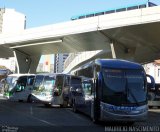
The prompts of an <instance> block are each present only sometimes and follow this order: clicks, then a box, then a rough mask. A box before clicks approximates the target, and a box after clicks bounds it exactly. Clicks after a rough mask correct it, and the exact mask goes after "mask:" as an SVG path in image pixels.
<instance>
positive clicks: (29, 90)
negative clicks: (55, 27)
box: [24, 75, 35, 101]
mask: <svg viewBox="0 0 160 132" xmlns="http://www.w3.org/2000/svg"><path fill="white" fill-rule="evenodd" d="M34 79H35V76H33V75H31V76H28V77H27V84H26V87H25V90H24V100H25V101H27V99H28V97H29V95H31V93H32V90H33V82H34Z"/></svg>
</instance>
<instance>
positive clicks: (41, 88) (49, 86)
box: [32, 73, 81, 107]
mask: <svg viewBox="0 0 160 132" xmlns="http://www.w3.org/2000/svg"><path fill="white" fill-rule="evenodd" d="M33 87H34V90H33V92H32V95H33V100H34V101H40V102H42V103H43V104H44V105H45V106H47V107H48V106H55V105H59V106H60V107H67V106H70V105H72V98H73V96H74V93H75V89H76V88H80V87H81V77H77V76H74V75H69V74H62V73H56V74H37V75H36V77H35V82H34V85H33Z"/></svg>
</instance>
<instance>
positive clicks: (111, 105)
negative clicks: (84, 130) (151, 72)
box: [72, 59, 148, 123]
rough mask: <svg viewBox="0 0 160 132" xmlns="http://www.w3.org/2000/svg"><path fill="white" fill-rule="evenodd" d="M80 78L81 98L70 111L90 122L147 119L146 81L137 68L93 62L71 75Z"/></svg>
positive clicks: (125, 63)
mask: <svg viewBox="0 0 160 132" xmlns="http://www.w3.org/2000/svg"><path fill="white" fill-rule="evenodd" d="M72 73H74V74H75V75H77V76H84V79H83V82H82V90H78V91H80V92H81V96H78V97H77V96H75V98H74V99H73V106H72V109H73V111H74V112H76V111H81V112H82V113H85V114H87V115H89V116H90V117H91V119H92V120H93V122H97V121H100V120H102V121H103V120H105V121H127V122H128V123H134V122H135V121H144V120H146V119H147V113H148V105H147V79H146V73H145V71H144V69H143V67H142V66H141V65H140V64H137V63H134V62H130V61H125V60H120V59H96V60H94V61H92V62H89V63H87V64H84V65H83V66H81V67H80V68H78V69H76V70H74V71H72Z"/></svg>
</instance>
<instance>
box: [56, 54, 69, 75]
mask: <svg viewBox="0 0 160 132" xmlns="http://www.w3.org/2000/svg"><path fill="white" fill-rule="evenodd" d="M67 57H68V54H55V56H54V73H62V72H63V70H64V62H65V60H66V58H67Z"/></svg>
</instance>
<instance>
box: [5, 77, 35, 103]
mask: <svg viewBox="0 0 160 132" xmlns="http://www.w3.org/2000/svg"><path fill="white" fill-rule="evenodd" d="M34 77H35V75H34V74H10V75H8V76H7V78H6V79H5V84H4V96H5V97H7V98H8V99H9V100H13V101H27V102H31V93H32V90H33V82H34Z"/></svg>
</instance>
